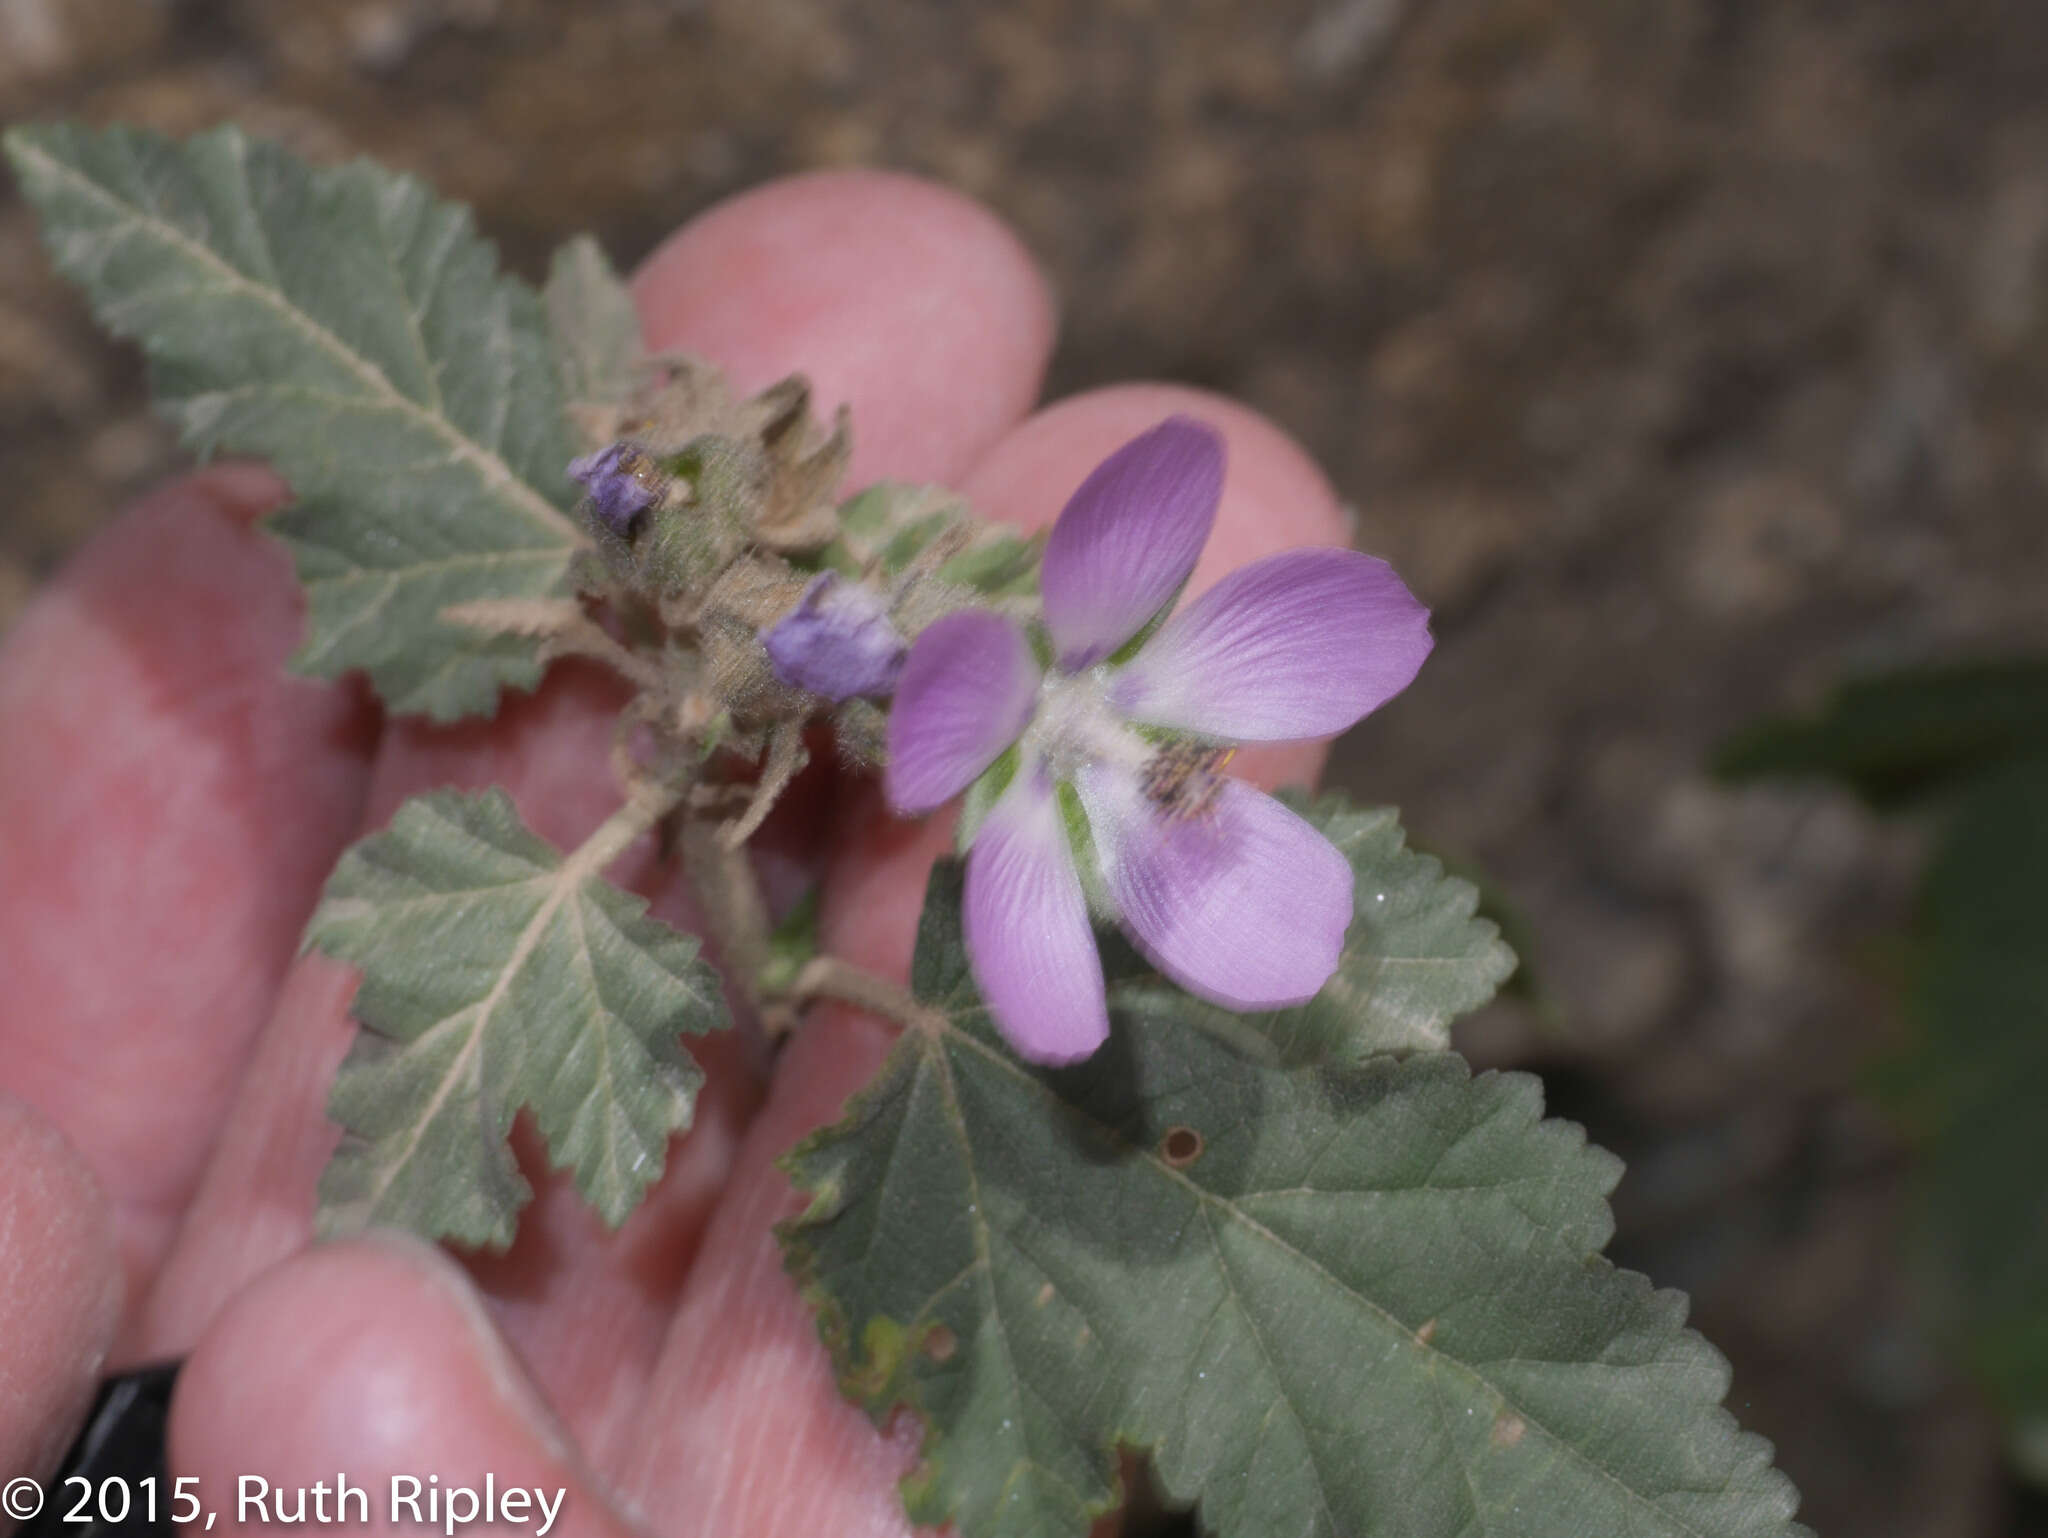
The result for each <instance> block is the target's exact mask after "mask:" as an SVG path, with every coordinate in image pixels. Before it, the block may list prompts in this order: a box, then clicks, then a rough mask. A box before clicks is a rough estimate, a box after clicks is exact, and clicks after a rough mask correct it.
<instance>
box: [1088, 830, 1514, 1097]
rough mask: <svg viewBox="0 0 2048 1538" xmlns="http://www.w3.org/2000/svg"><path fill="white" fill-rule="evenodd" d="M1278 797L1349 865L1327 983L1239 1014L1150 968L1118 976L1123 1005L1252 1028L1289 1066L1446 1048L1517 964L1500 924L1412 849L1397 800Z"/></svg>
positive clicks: (1235, 1030)
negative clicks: (1346, 914)
mask: <svg viewBox="0 0 2048 1538" xmlns="http://www.w3.org/2000/svg"><path fill="white" fill-rule="evenodd" d="M1281 799H1282V800H1283V801H1285V802H1287V804H1288V805H1289V806H1291V807H1293V808H1294V809H1295V810H1296V811H1297V812H1300V813H1301V814H1302V815H1303V816H1304V817H1306V818H1307V819H1308V820H1309V821H1310V822H1312V823H1314V824H1315V825H1316V827H1318V828H1320V829H1321V830H1322V832H1323V834H1324V836H1325V837H1327V838H1328V839H1329V840H1330V842H1331V843H1332V844H1334V845H1336V847H1337V848H1338V849H1339V850H1340V851H1341V852H1342V853H1343V855H1344V857H1345V859H1347V860H1349V861H1350V862H1351V870H1352V876H1353V886H1352V912H1353V916H1352V920H1351V927H1350V928H1349V929H1348V930H1347V931H1346V932H1345V935H1344V951H1343V954H1342V956H1341V958H1340V959H1339V961H1338V963H1337V971H1336V973H1335V975H1333V976H1332V977H1331V979H1330V980H1329V982H1327V983H1326V984H1324V985H1323V991H1322V992H1321V993H1319V994H1317V995H1316V997H1315V998H1313V999H1311V1000H1309V1002H1308V1003H1306V1004H1303V1005H1301V1006H1299V1007H1297V1008H1294V1009H1281V1010H1268V1011H1263V1012H1258V1013H1253V1014H1247V1015H1232V1014H1230V1013H1229V1012H1227V1011H1225V1010H1221V1009H1216V1008H1214V1007H1212V1006H1209V1005H1205V1004H1201V1003H1198V1002H1197V1001H1194V1000H1191V999H1189V998H1188V996H1187V995H1186V994H1184V993H1182V992H1180V990H1178V989H1177V988H1173V987H1171V986H1170V985H1167V984H1164V983H1162V982H1160V981H1159V980H1157V979H1156V978H1149V977H1147V978H1137V979H1132V980H1129V981H1122V982H1119V983H1118V984H1117V986H1116V989H1115V994H1116V998H1117V1001H1118V1003H1119V1004H1121V1005H1122V1006H1123V1007H1124V1008H1126V1009H1128V1010H1130V1011H1131V1012H1132V1013H1134V1014H1149V1013H1152V1012H1154V1011H1165V1012H1167V1013H1169V1014H1172V1015H1174V1016H1176V1017H1178V1018H1181V1019H1197V1018H1200V1019H1202V1020H1204V1021H1205V1022H1206V1023H1207V1024H1209V1025H1210V1027H1211V1028H1212V1029H1214V1030H1217V1031H1220V1032H1222V1033H1223V1034H1225V1035H1227V1036H1233V1037H1234V1038H1236V1039H1237V1040H1238V1041H1239V1042H1240V1044H1247V1033H1249V1035H1250V1038H1251V1042H1250V1044H1253V1045H1256V1042H1257V1041H1258V1039H1261V1038H1262V1039H1263V1041H1264V1042H1265V1043H1266V1044H1267V1045H1269V1046H1270V1047H1271V1048H1272V1049H1273V1050H1274V1052H1275V1053H1276V1054H1277V1056H1278V1059H1279V1061H1281V1062H1283V1063H1289V1064H1304V1065H1305V1064H1310V1063H1332V1062H1340V1063H1342V1062H1359V1061H1362V1060H1363V1059H1365V1058H1367V1057H1370V1056H1372V1055H1373V1054H1375V1053H1379V1052H1441V1051H1443V1050H1445V1049H1446V1048H1448V1047H1449V1046H1450V1044H1451V1022H1452V1021H1453V1020H1456V1019H1458V1018H1459V1017H1460V1016H1462V1015H1466V1014H1470V1013H1471V1012H1472V1011H1473V1010H1475V1009H1477V1008H1479V1007H1480V1006H1481V1005H1482V1004H1484V1003H1486V1002H1487V1001H1488V1000H1489V999H1491V998H1492V997H1493V995H1494V992H1495V990H1497V989H1498V988H1499V987H1500V985H1501V983H1502V982H1504V981H1505V980H1506V979H1507V977H1508V975H1509V974H1510V973H1511V972H1513V971H1514V969H1515V953H1514V952H1513V951H1512V950H1510V949H1509V948H1508V947H1507V945H1506V944H1505V943H1504V942H1503V941H1502V939H1501V937H1500V930H1499V928H1498V927H1497V926H1496V925H1495V924H1494V923H1493V922H1492V921H1491V920H1490V919H1483V918H1478V917H1476V916H1475V910H1476V909H1477V907H1478V904H1479V892H1478V889H1477V888H1476V887H1474V886H1473V885H1472V883H1470V882H1469V881H1462V880H1459V879H1458V878H1457V877H1455V876H1446V875H1445V874H1444V870H1443V866H1442V864H1441V863H1440V862H1438V861H1437V860H1436V859H1434V858H1433V857H1431V856H1429V855H1426V854H1417V853H1416V852H1415V851H1414V850H1412V849H1409V848H1408V847H1407V845H1406V839H1405V837H1404V835H1403V834H1402V831H1401V822H1400V818H1399V815H1398V814H1397V813H1395V812H1394V811H1393V809H1392V808H1388V807H1380V808H1375V809H1372V810H1367V811H1356V810H1353V809H1352V808H1351V807H1350V806H1349V805H1347V804H1346V803H1345V801H1344V800H1343V798H1342V797H1338V796H1332V797H1327V798H1325V799H1324V800H1322V801H1319V802H1316V803H1314V804H1309V803H1307V802H1306V800H1305V798H1303V797H1301V796H1299V795H1297V794H1295V793H1293V792H1287V791H1283V792H1282V793H1281Z"/></svg>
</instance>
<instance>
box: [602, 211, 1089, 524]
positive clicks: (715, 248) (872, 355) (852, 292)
mask: <svg viewBox="0 0 2048 1538" xmlns="http://www.w3.org/2000/svg"><path fill="white" fill-rule="evenodd" d="M634 289H635V295H636V297H637V298H638V300H639V303H640V310H641V314H642V316H643V317H644V318H645V320H646V324H647V330H648V334H649V337H650V339H651V340H653V341H654V342H655V343H656V344H657V345H663V346H679V347H684V348H688V349H690V350H693V351H695V352H698V353H701V354H702V355H703V356H705V357H707V358H710V359H712V360H714V361H715V362H717V363H719V364H720V365H722V366H723V367H724V368H725V369H726V370H727V371H728V372H729V373H730V374H731V376H732V379H733V382H734V383H735V385H737V386H738V387H739V388H740V389H743V390H753V389H759V388H760V387H761V386H763V385H767V384H770V383H773V382H774V381H775V380H777V379H780V378H781V377H783V376H784V375H786V374H790V373H794V372H797V371H801V372H803V373H804V374H806V375H807V376H809V378H810V381H811V385H812V388H813V391H814V404H815V405H816V407H817V409H818V410H819V412H820V414H821V415H823V416H825V417H827V418H829V417H830V415H831V413H832V412H833V411H834V410H835V409H836V408H837V407H839V406H841V405H848V406H851V407H852V408H853V462H852V465H851V466H850V467H849V470H848V473H847V483H848V485H849V486H856V487H857V486H862V485H865V484H867V483H868V482H870V481H874V480H878V479H881V478H883V477H888V478H890V479H894V480H930V481H943V482H948V483H950V482H952V481H954V480H956V479H957V478H958V477H959V476H960V474H961V473H962V472H963V471H965V470H966V469H967V467H968V466H969V465H971V464H973V463H974V461H975V460H976V459H978V458H979V457H980V456H981V454H982V453H983V451H984V450H986V449H987V448H988V446H989V445H990V444H992V443H994V442H995V441H996V440H997V439H998V438H1000V437H1001V436H1002V435H1003V434H1004V433H1006V432H1008V431H1009V429H1010V428H1011V427H1012V426H1014V425H1015V424H1016V423H1017V421H1018V420H1019V419H1020V418H1021V417H1022V416H1023V415H1024V413H1025V412H1027V411H1029V410H1030V409H1031V406H1032V403H1033V402H1034V401H1036V400H1037V399H1038V390H1039V385H1040V382H1041V381H1042V379H1043V377H1044V373H1045V364H1046V359H1047V357H1048V356H1049V355H1050V353H1051V350H1052V337H1053V306H1052V300H1051V296H1050V294H1049V293H1048V291H1047V289H1046V287H1045V283H1044V280H1043V279H1042V278H1041V277H1040V276H1039V274H1038V270H1037V269H1036V268H1035V267H1034V266H1033V265H1032V262H1031V257H1030V255H1029V253H1027V252H1026V251H1025V249H1024V248H1023V247H1022V246H1021V245H1019V244H1018V242H1017V239H1016V237H1015V236H1014V235H1012V234H1011V233H1010V232H1009V230H1008V229H1007V228H1006V227H1005V226H1004V225H1003V224H1002V223H1001V221H999V220H998V219H997V218H996V217H995V216H994V215H993V214H991V213H990V212H989V211H988V210H987V209H985V208H983V207H981V205H979V204H978V203H971V202H969V201H968V200H967V199H965V198H962V197H959V196H957V195H956V194H954V193H951V192H948V191H946V190H945V189H944V188H942V187H938V186H935V185H933V184H932V183H930V182H923V181H919V180H917V179H916V178H914V177H909V176H898V175H892V174H890V173H887V172H881V171H831V172H820V173H816V174H813V175H810V176H800V177H796V178H793V179H792V180H789V181H784V182H777V183H774V184H773V185H771V186H768V187H764V188H762V189H761V190H759V191H757V192H750V193H746V194H744V195H742V196H740V197H737V198H734V199H732V200H731V201H730V202H727V203H724V204H721V205H720V206H719V207H717V208H714V209H712V210H711V211H710V212H709V213H707V214H705V215H704V216H703V217H702V218H700V219H697V220H694V221H693V222H691V223H690V224H688V225H685V226H684V227H683V228H682V229H681V230H680V231H678V232H677V233H676V235H674V236H673V237H672V238H671V239H670V240H669V242H668V243H667V244H666V245H664V246H662V247H661V248H660V249H659V250H658V251H656V252H655V253H654V254H653V255H652V256H651V257H649V258H648V259H647V263H646V265H645V266H644V267H643V268H642V269H641V270H640V274H639V276H638V278H636V279H635V281H634Z"/></svg>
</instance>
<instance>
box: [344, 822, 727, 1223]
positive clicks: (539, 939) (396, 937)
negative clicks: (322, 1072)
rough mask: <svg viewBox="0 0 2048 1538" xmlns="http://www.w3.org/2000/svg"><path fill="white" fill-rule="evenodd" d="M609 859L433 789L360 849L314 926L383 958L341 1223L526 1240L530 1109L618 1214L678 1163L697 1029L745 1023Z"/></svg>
mask: <svg viewBox="0 0 2048 1538" xmlns="http://www.w3.org/2000/svg"><path fill="white" fill-rule="evenodd" d="M613 852H614V853H615V852H616V851H613ZM601 863H602V862H601V861H600V860H598V859H595V858H592V857H590V856H588V855H587V854H586V853H584V852H582V851H579V853H578V854H577V855H574V856H571V857H570V858H569V859H567V860H564V859H563V858H562V857H561V856H560V855H558V854H557V853H556V852H555V851H554V850H553V849H551V848H549V847H548V846H547V845H546V844H545V843H543V842H542V841H541V840H540V839H538V838H536V837H535V836H534V835H533V834H532V833H530V832H529V831H528V830H527V829H526V827H525V826H524V824H522V823H521V822H520V820H519V814H518V813H517V812H516V811H514V810H513V807H512V802H511V800H510V799H509V798H508V797H507V796H506V795H505V794H504V792H503V791H499V790H490V791H485V792H483V793H482V794H479V795H467V794H463V793H461V792H457V791H451V790H443V791H436V792H434V793H432V794H430V795H425V796H418V797H415V798H414V799H412V800H411V801H408V802H406V803H405V805H404V806H402V807H400V808H399V810H398V814H397V815H396V816H395V817H394V818H392V820H391V826H390V828H389V829H388V830H387V831H386V832H383V833H379V834H376V835H374V836H372V837H370V838H367V839H365V840H363V841H362V842H361V843H359V844H357V845H356V846H355V847H354V848H353V849H351V850H350V851H349V852H348V853H347V854H346V855H344V856H343V857H342V861H341V863H340V865H338V866H337V867H336V868H335V872H334V875H333V876H332V877H331V878H330V879H329V881H328V884H327V890H326V892H325V894H324V895H323V896H322V898H321V902H320V906H319V908H318V909H317V910H316V911H315V912H314V915H313V920H312V924H311V925H310V927H309V928H308V931H307V943H308V945H309V946H315V947H318V948H319V949H320V950H322V951H325V952H326V953H327V954H328V955H330V956H333V957H336V958H337V959H339V960H342V961H347V962H352V963H354V964H355V965H356V966H359V967H361V968H362V969H363V981H362V986H361V987H360V988H359V989H358V991H357V993H356V999H355V1007H354V1012H355V1015H356V1018H357V1019H358V1020H360V1021H361V1022H362V1024H363V1026H364V1027H365V1030H364V1031H363V1033H362V1034H361V1035H360V1036H359V1037H358V1038H357V1042H356V1046H355V1049H354V1050H353V1051H352V1052H351V1053H350V1054H349V1057H348V1060H347V1061H346V1062H345V1063H344V1064H343V1065H342V1068H341V1073H340V1075H339V1077H338V1078H337V1079H336V1080H335V1084H334V1093H333V1096H332V1098H331V1099H330V1100H329V1103H328V1112H329V1114H330V1115H331V1116H332V1117H333V1119H334V1120H335V1121H336V1122H338V1123H340V1124H341V1126H342V1127H343V1128H344V1129H345V1130H346V1132H347V1133H348V1136H347V1137H345V1138H344V1139H343V1142H342V1145H341V1148H340V1149H339V1150H338V1151H337V1152H336V1154H335V1157H334V1162H333V1163H332V1164H330V1165H329V1166H328V1168H327V1172H326V1174H325V1175H324V1176H323V1177H322V1179H321V1182H320V1199H321V1206H322V1222H323V1225H324V1226H325V1227H326V1228H327V1229H328V1230H329V1231H344V1230H353V1229H356V1228H360V1227H364V1226H367V1225H369V1224H373V1223H377V1224H388V1225H392V1226H395V1227H401V1228H408V1229H411V1230H412V1231H413V1232H414V1233H418V1234H421V1235H424V1236H426V1237H429V1238H439V1237H447V1238H450V1239H454V1240H457V1241H458V1242H460V1243H463V1244H472V1245H492V1246H497V1247H503V1246H505V1245H508V1244H510V1243H511V1241H512V1234H513V1228H514V1224H515V1220H516V1218H517V1215H518V1212H519V1209H520V1207H521V1206H522V1205H524V1203H525V1202H526V1199H527V1197H528V1196H529V1195H530V1194H531V1193H530V1192H529V1191H528V1189H527V1185H526V1182H525V1181H524V1180H523V1179H522V1178H521V1177H520V1174H519V1170H518V1167H517V1165H516V1164H515V1162H514V1160H513V1157H512V1151H511V1149H510V1148H509V1147H508V1146H507V1145H506V1141H505V1140H506V1137H507V1136H508V1134H509V1133H510V1132H511V1130H512V1119H513V1116H514V1115H515V1114H516V1113H517V1112H518V1111H519V1109H520V1108H521V1107H531V1108H532V1110H533V1112H534V1116H535V1120H536V1121H537V1123H538V1124H539V1127H540V1133H541V1136H542V1138H543V1139H545V1140H546V1143H547V1146H548V1152H549V1154H550V1156H551V1158H552V1160H553V1162H554V1163H555V1165H556V1167H558V1168H569V1169H573V1170H574V1172H575V1176H576V1184H577V1187H578V1188H579V1189H580V1190H581V1191H582V1192H583V1194H584V1196H585V1197H586V1198H588V1199H589V1201H590V1203H591V1205H592V1206H594V1207H595V1208H596V1209H597V1210H598V1212H599V1214H600V1215H601V1216H602V1217H603V1218H604V1219H605V1221H606V1222H608V1223H610V1224H612V1225H613V1226H617V1225H618V1224H619V1223H622V1222H623V1221H625V1218H626V1216H627V1214H628V1213H630V1212H631V1211H632V1210H633V1207H634V1206H635V1204H636V1203H638V1201H639V1200H640V1198H641V1196H642V1195H643V1194H644V1193H645V1191H646V1189H647V1187H648V1186H649V1185H651V1184H652V1183H653V1182H654V1180H655V1178H656V1177H657V1176H658V1175H660V1173H661V1168H662V1162H663V1159H664V1158H665V1156H666V1153H667V1146H668V1139H669V1137H670V1136H671V1135H672V1134H673V1133H676V1132H679V1131H681V1130H683V1129H684V1128H686V1127H688V1126H689V1124H690V1116H691V1112H692V1109H693V1107H694V1105H695V1101H696V1095H697V1087H698V1085H699V1084H700V1083H701V1082H702V1078H703V1076H702V1074H701V1073H700V1072H699V1071H698V1069H697V1066H696V1064H695V1063H693V1062H692V1061H691V1060H690V1058H689V1057H688V1056H687V1055H686V1054H685V1053H684V1052H683V1050H682V1047H681V1044H680V1043H679V1042H678V1040H677V1036H678V1034H679V1033H680V1032H684V1031H689V1032H703V1031H709V1030H715V1029H718V1028H720V1027H722V1026H724V1025H726V1024H728V1023H729V1021H728V1018H727V1015H726V1012H725V1005H724V1002H723V999H722V997H721V995H720V992H719V988H718V981H717V978H716V976H715V975H714V974H713V973H712V970H711V968H710V967H709V966H708V965H707V964H706V963H705V962H704V961H703V960H702V959H701V958H700V957H699V955H698V949H699V947H698V944H697V942H696V940H694V939H693V938H691V937H689V936H687V935H683V934H678V933H677V932H676V931H675V930H672V929H670V928H669V927H668V926H667V925H665V924H662V923H660V922H659V921H658V920H656V919H653V918H650V917H649V916H648V915H647V911H646V909H647V905H646V904H645V903H644V902H643V901H641V900H640V899H639V898H638V897H634V896H632V895H630V894H628V893H626V892H622V891H620V890H619V889H618V888H617V887H614V886H611V885H609V884H608V883H606V882H604V881H602V880H600V879H599V877H598V870H597V867H598V865H599V864H601Z"/></svg>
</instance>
